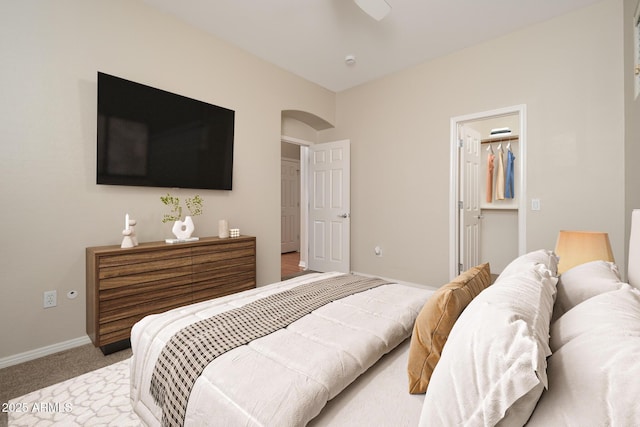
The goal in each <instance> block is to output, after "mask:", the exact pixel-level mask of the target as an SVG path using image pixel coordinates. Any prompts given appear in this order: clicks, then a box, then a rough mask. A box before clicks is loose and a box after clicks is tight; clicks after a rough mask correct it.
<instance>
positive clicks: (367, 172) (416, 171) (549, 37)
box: [321, 0, 625, 285]
mask: <svg viewBox="0 0 640 427" xmlns="http://www.w3.org/2000/svg"><path fill="white" fill-rule="evenodd" d="M621 20H622V0H604V1H602V2H600V3H597V4H595V5H593V6H590V7H588V8H585V9H581V10H579V11H577V12H574V13H571V14H568V15H565V16H562V17H559V18H556V19H553V20H550V21H547V22H544V23H542V24H539V25H535V26H532V27H529V28H526V29H523V30H520V31H517V32H515V33H512V34H510V35H508V36H505V37H502V38H499V39H496V40H493V41H491V42H488V43H483V44H480V45H477V46H473V47H470V48H468V49H465V50H462V51H459V52H457V53H454V54H452V55H449V56H446V57H443V58H440V59H437V60H434V61H430V62H427V63H424V64H421V65H418V66H415V67H413V68H410V69H407V70H405V71H402V72H398V73H395V74H393V75H391V76H388V77H386V78H383V79H380V80H378V81H375V82H373V83H370V84H365V85H362V86H359V87H356V88H354V89H351V90H348V91H344V92H342V93H339V94H338V99H337V126H336V129H333V130H328V131H324V132H322V133H321V138H322V140H324V141H326V140H334V139H340V138H350V139H351V142H352V193H351V194H352V212H351V213H352V250H351V256H352V268H353V270H355V271H363V272H367V273H371V274H379V275H383V276H386V277H393V278H398V279H404V280H408V281H412V282H420V283H429V284H433V285H439V284H442V283H443V282H445V281H446V280H448V279H449V179H450V167H449V161H450V158H449V157H450V156H449V153H450V149H449V138H450V137H449V126H450V119H451V118H452V117H456V116H461V115H466V114H473V113H477V112H482V111H488V110H492V109H496V108H503V107H510V106H515V105H518V104H526V106H527V126H528V129H527V150H528V152H527V190H528V191H527V194H528V196H529V198H530V197H537V198H539V199H540V200H541V203H542V210H541V211H539V212H532V211H527V235H526V242H527V249H528V250H532V249H537V248H553V247H554V245H555V239H556V235H557V233H558V230H560V229H587V230H603V231H607V232H608V233H609V234H610V237H611V243H612V246H613V250H614V254H615V256H616V258H617V259H618V260H620V261H623V260H624V258H625V255H624V241H625V228H624V220H623V219H624V217H625V210H624V208H625V203H624V199H625V175H624V151H625V144H624V135H623V129H624V109H623V108H624V100H623V83H622V82H623V80H622V61H623V58H622V53H623V48H622V28H621ZM528 205H530V203H528ZM376 245H380V246H381V247H382V248H383V256H382V257H376V256H375V255H374V252H373V248H374V246H376Z"/></svg>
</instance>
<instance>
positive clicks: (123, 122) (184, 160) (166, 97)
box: [96, 72, 235, 190]
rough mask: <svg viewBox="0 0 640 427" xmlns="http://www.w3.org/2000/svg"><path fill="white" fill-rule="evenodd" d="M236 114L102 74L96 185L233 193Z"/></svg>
mask: <svg viewBox="0 0 640 427" xmlns="http://www.w3.org/2000/svg"><path fill="white" fill-rule="evenodd" d="M234 120H235V112H234V111H233V110H229V109H227V108H223V107H219V106H216V105H212V104H208V103H206V102H202V101H198V100H195V99H192V98H188V97H186V96H182V95H177V94H174V93H171V92H167V91H164V90H161V89H156V88H153V87H150V86H146V85H143V84H140V83H135V82H132V81H129V80H125V79H122V78H119V77H115V76H111V75H109V74H105V73H101V72H98V132H97V135H98V155H97V157H98V158H97V162H98V164H97V181H96V182H97V183H98V184H112V185H131V186H148V187H169V188H197V189H212V190H231V187H232V186H231V183H232V178H233V135H234Z"/></svg>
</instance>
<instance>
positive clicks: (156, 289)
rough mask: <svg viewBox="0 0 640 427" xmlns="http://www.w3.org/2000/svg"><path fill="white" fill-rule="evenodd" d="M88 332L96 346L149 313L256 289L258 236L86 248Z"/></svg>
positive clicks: (122, 334)
mask: <svg viewBox="0 0 640 427" xmlns="http://www.w3.org/2000/svg"><path fill="white" fill-rule="evenodd" d="M86 258H87V259H86V267H87V271H86V273H87V334H88V335H89V337H90V338H91V341H93V343H94V345H96V346H105V345H107V344H112V343H114V342H117V341H121V340H126V339H128V338H129V337H130V334H131V327H132V326H133V325H134V324H135V323H136V322H137V321H139V320H140V319H142V318H143V317H144V316H147V315H149V314H153V313H160V312H163V311H166V310H169V309H172V308H176V307H180V306H184V305H187V304H191V303H193V302H198V301H205V300H208V299H212V298H216V297H219V296H224V295H229V294H232V293H235V292H240V291H243V290H247V289H251V288H255V286H256V238H255V237H251V236H241V237H237V238H228V239H219V238H217V237H207V238H202V239H200V240H199V241H197V242H189V243H179V244H167V243H165V242H151V243H142V244H140V245H139V246H136V247H135V248H128V249H122V248H120V246H115V245H114V246H96V247H90V248H87V249H86Z"/></svg>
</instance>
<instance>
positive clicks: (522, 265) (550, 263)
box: [496, 249, 558, 282]
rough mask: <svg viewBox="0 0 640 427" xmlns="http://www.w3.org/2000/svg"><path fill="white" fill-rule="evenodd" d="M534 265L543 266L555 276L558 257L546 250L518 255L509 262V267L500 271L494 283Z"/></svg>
mask: <svg viewBox="0 0 640 427" xmlns="http://www.w3.org/2000/svg"><path fill="white" fill-rule="evenodd" d="M536 264H542V265H544V266H545V267H546V268H547V269H548V270H549V271H550V272H551V275H552V276H556V275H557V274H558V257H557V256H556V254H555V253H554V252H553V251H550V250H547V249H538V250H536V251H532V252H529V253H526V254H524V255H520V256H519V257H518V258H516V259H514V260H513V261H511V262H510V263H509V265H507V266H506V267H505V269H504V270H502V273H500V275H499V276H498V278H497V279H496V282H498V281H500V280H502V279H504V278H506V277H509V276H513V275H514V274H519V273H520V272H522V271H526V270H527V269H529V268H530V267H531V265H536Z"/></svg>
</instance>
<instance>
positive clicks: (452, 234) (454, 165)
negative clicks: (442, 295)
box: [449, 104, 527, 278]
mask: <svg viewBox="0 0 640 427" xmlns="http://www.w3.org/2000/svg"><path fill="white" fill-rule="evenodd" d="M526 111H527V108H526V105H525V104H520V105H515V106H512V107H505V108H498V109H495V110H489V111H483V112H479V113H473V114H467V115H464V116H457V117H452V118H451V121H450V143H449V144H450V147H451V156H450V166H449V170H450V171H451V173H450V175H451V176H450V185H449V276H450V277H451V278H454V277H456V276H457V275H458V274H459V273H458V265H459V263H460V254H459V245H460V212H459V209H458V202H459V201H460V183H459V177H460V150H459V140H458V138H459V136H458V129H459V127H460V126H462V125H464V124H465V123H469V122H474V121H478V120H482V119H490V118H496V117H502V116H509V115H513V114H518V116H519V117H518V118H519V121H520V135H519V138H520V139H519V150H520V153H519V156H518V157H519V159H517V165H518V170H519V172H518V174H519V175H518V177H519V185H518V189H517V190H516V191H517V192H518V193H517V194H519V201H518V254H519V255H522V254H524V253H525V251H526V248H527V244H526V234H527V233H526V231H527V220H526V213H527V209H526V208H527V195H526V189H527V186H526V176H527V171H526V165H527V162H526V158H527V114H526Z"/></svg>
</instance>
